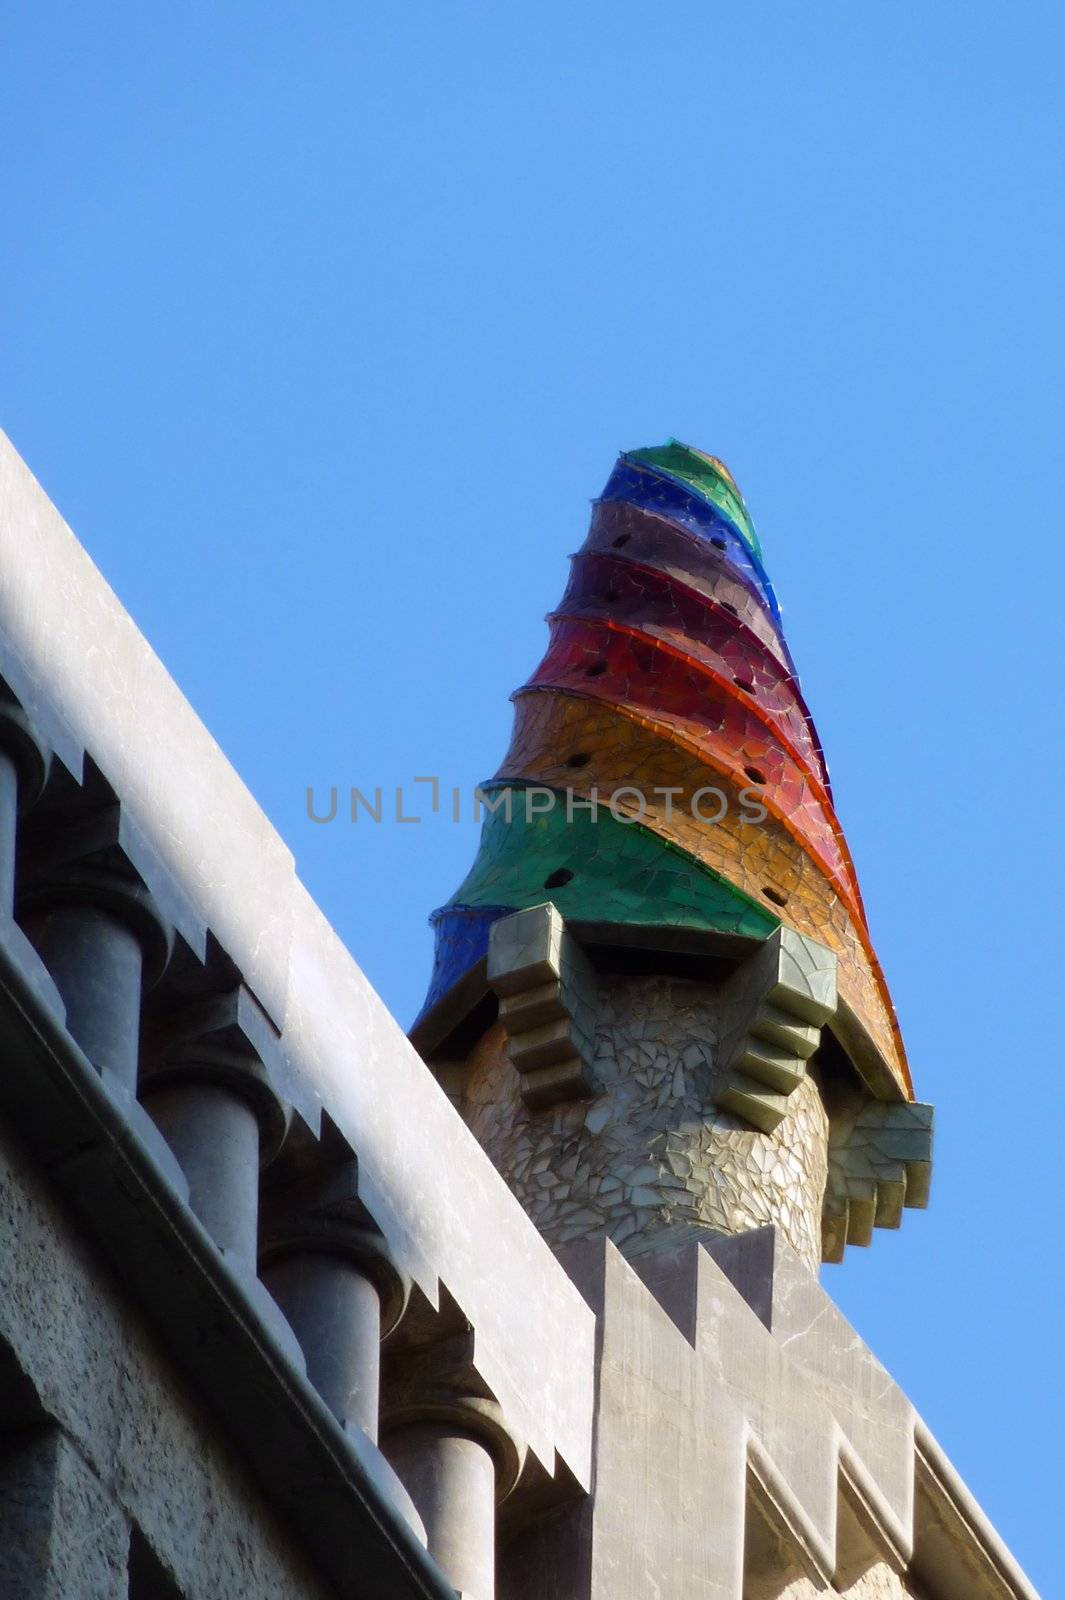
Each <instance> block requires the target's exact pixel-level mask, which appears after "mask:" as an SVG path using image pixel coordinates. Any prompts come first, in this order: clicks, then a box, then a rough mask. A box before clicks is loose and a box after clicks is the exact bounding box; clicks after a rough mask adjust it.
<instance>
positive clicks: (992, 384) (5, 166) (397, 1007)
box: [0, 0, 1065, 1593]
mask: <svg viewBox="0 0 1065 1600" xmlns="http://www.w3.org/2000/svg"><path fill="white" fill-rule="evenodd" d="M1063 34H1065V13H1063V12H1062V10H1061V8H1060V7H1053V6H1051V5H1049V4H1028V3H1025V0H1021V3H1019V4H1018V5H1016V6H1014V7H1012V8H1010V9H1009V11H1008V12H1007V11H1003V9H1002V8H1001V7H1000V6H992V5H990V4H987V3H985V0H973V3H968V4H965V5H962V4H960V3H953V0H939V3H932V4H928V5H926V6H923V7H916V6H900V5H898V4H886V3H879V0H871V3H867V0H863V3H861V4H855V3H854V0H850V3H847V4H842V3H841V4H821V3H817V0H814V3H812V4H809V5H806V6H801V7H800V6H796V5H793V4H787V5H785V4H769V3H765V4H761V3H754V4H745V5H740V4H738V3H736V4H731V5H719V4H712V3H709V0H703V3H696V0H677V3H676V4H674V5H673V6H672V7H670V8H668V9H663V8H660V7H651V6H637V5H633V4H628V3H625V0H613V3H611V4H606V3H581V0H571V3H570V4H566V5H562V4H559V3H557V0H541V3H539V4H537V5H536V6H531V5H527V6H513V5H512V6H490V5H481V4H472V3H461V0H432V3H428V0H413V3H409V4H407V5H405V6H404V7H402V8H399V7H396V8H391V7H386V6H372V7H371V6H368V5H358V4H338V3H332V4H330V3H313V0H312V3H306V4H300V5H298V6H297V5H282V4H258V5H251V4H242V3H237V0H219V3H215V4H213V5H211V6H207V5H204V4H200V3H193V4H185V5H182V6H175V5H165V6H164V5H159V6H144V5H133V4H129V3H117V4H116V3H112V4H108V3H106V0H105V3H102V4H101V5H99V6H95V7H91V8H90V7H83V6H75V5H72V4H56V3H53V0H38V3H37V4H36V5H35V6H33V7H29V6H23V7H17V8H12V9H11V10H10V11H9V13H8V15H7V17H6V18H5V26H4V37H5V43H4V55H5V69H4V79H5V92H4V96H3V98H2V100H0V167H2V176H3V194H4V211H3V223H2V225H0V226H2V250H0V370H2V383H0V396H2V406H0V422H2V424H3V426H4V427H5V429H6V431H7V432H8V433H9V434H10V435H11V437H12V438H13V440H14V442H15V444H16V445H17V446H18V448H19V449H20V450H21V452H22V453H23V455H24V456H25V457H26V458H27V460H28V461H29V463H30V465H31V467H32V468H33V469H34V471H35V472H36V473H37V475H38V477H40V478H41V480H42V481H43V483H44V484H45V486H46V488H47V489H48V491H49V492H50V494H51V495H52V497H53V498H54V499H55V500H56V502H57V503H58V505H59V506H60V508H61V510H62V511H63V513H64V514H65V516H66V517H67V519H68V520H69V521H70V522H71V524H72V525H73V527H74V528H75V530H76V531H77V532H78V534H79V536H80V538H81V539H82V541H83V542H84V543H85V544H86V546H87V547H88V549H89V550H90V552H91V553H92V554H93V556H94V557H95V559H96V560H97V561H98V563H99V565H100V566H101V567H102V569H103V571H104V572H105V574H106V575H107V577H108V578H109V579H110V581H111V582H112V584H113V585H114V587H115V588H116V589H117V591H118V593H119V594H120V596H121V597H122V599H123V600H124V601H125V603H126V604H127V605H128V606H129V608H130V609H131V611H132V612H133V614H134V615H135V617H136V618H137V620H138V622H139V623H140V625H141V626H142V628H143V629H144V631H145V633H146V634H147V635H148V637H149V638H150V639H151V641H152V642H153V644H154V645H155V647H156V649H157V650H158V651H159V653H160V654H161V655H162V657H163V659H164V660H165V661H166V662H167V664H168V665H169V667H170V668H171V670H172V671H173V673H174V675H175V677H176V678H177V679H178V681H179V683H180V684H181V685H182V687H183V688H184V689H185V691H186V692H187V693H188V695H189V696H190V698H191V699H192V701H193V702H194V704H195V705H196V706H197V708H198V709H199V711H200V713H201V714H202V716H203V717H204V719H205V720H206V722H207V723H208V725H209V726H210V727H211V729H212V731H213V732H214V733H215V734H216V736H217V737H218V739H219V741H220V743H221V744H222V745H223V747H224V748H225V749H226V750H227V752H228V753H229V754H230V755H231V757H232V758H233V760H234V762H235V764H236V765H237V767H238V768H239V770H240V771H241V772H242V774H243V775H244V777H245V779H246V780H247V782H248V783H249V785H250V786H251V788H252V790H253V791H254V792H255V794H256V795H257V796H258V798H259V799H260V801H261V802H262V803H263V805H264V806H265V807H266V809H267V811H268V812H269V813H270V815H271V816H272V817H273V818H274V820H275V822H276V823H277V825H278V827H279V828H280V829H281V831H282V833H283V834H284V836H285V837H286V839H287V840H288V841H289V843H290V844H291V846H292V848H293V850H294V851H295V853H296V856H297V858H298V862H299V867H300V870H301V873H302V875H303V876H304V878H305V880H306V881H307V882H308V884H309V885H310V887H311V888H312V890H313V891H314V893H315V894H316V895H317V896H318V898H319V899H320V900H321V902H322V904H323V905H324V907H325V908H326V910H327V911H328V913H329V914H330V916H331V917H332V918H333V920H334V921H335V922H336V924H337V926H338V927H339V928H340V930H341V931H342V933H343V935H344V936H345V938H346V939H347V941H348V943H349V944H350V946H351V948H352V950H353V951H354V953H355V955H356V957H357V958H358V959H359V961H360V962H361V963H362V965H363V966H364V968H365V969H366V971H367V972H368V974H369V976H370V977H371V978H372V980H373V981H374V983H375V984H376V985H377V986H378V988H379V989H380V990H381V992H382V994H383V995H384V997H385V999H386V1000H387V1001H388V1003H389V1005H390V1006H391V1007H392V1008H393V1010H394V1011H395V1012H396V1014H397V1015H398V1016H399V1018H400V1019H401V1021H404V1022H409V1020H410V1019H411V1017H412V1016H413V1014H414V1012H415V1010H416V1009H417V1006H418V1003H419V1001H420V998H421V993H422V990H423V988H424V983H425V980H426V977H427V974H428V969H429V959H430V943H429V937H428V932H427V929H426V922H425V919H426V915H427V913H428V912H429V910H430V909H431V908H432V907H433V906H435V905H438V904H440V903H441V902H442V901H444V900H445V899H446V898H447V897H448V896H449V894H450V893H451V891H452V890H453V889H454V888H455V886H456V884H457V883H458V882H459V880H460V878H461V877H462V876H463V874H464V872H465V870H466V867H467V865H468V863H469V861H470V859H471V858H472V855H473V851H474V848H475V830H474V828H473V825H472V823H469V822H467V823H465V824H460V825H458V826H455V825H453V824H451V823H449V822H447V821H446V820H444V819H443V818H435V819H432V818H427V819H426V821H424V822H423V823H420V824H415V825H410V826H398V825H396V824H395V823H390V824H385V823H382V824H381V825H380V826H379V827H376V828H375V827H373V826H372V825H370V824H367V823H366V822H365V821H363V822H360V823H359V824H358V825H357V826H354V827H353V826H351V825H344V824H339V823H338V824H337V825H334V826H331V827H319V828H316V827H314V826H313V825H312V824H311V823H310V822H309V821H308V820H307V816H306V811H305V793H306V789H307V786H308V785H309V784H311V785H316V786H317V787H318V788H319V789H320V790H321V789H324V788H325V787H327V786H329V785H331V784H334V783H335V784H338V785H340V786H348V785H351V784H356V785H359V786H360V787H363V788H367V787H369V788H373V787H375V786H376V785H378V784H380V785H382V786H383V787H384V788H385V789H386V791H387V790H388V789H391V788H394V787H395V786H396V785H409V783H410V780H411V778H412V777H413V776H414V775H416V774H437V775H439V776H440V778H441V781H442V782H444V783H445V784H447V785H448V786H451V785H453V784H454V785H459V786H462V787H463V788H464V789H466V790H467V791H468V790H469V788H470V787H472V785H473V784H474V782H475V781H476V780H477V779H480V778H484V777H486V776H488V775H489V774H490V773H491V772H492V771H493V769H494V768H495V766H496V764H497V762H498V760H499V757H500V755H501V753H502V751H503V748H504V747H505V743H506V736H507V731H508V728H509V718H510V708H509V706H508V702H507V696H508V694H509V692H510V691H511V690H512V689H513V688H514V687H515V686H516V685H518V684H519V683H520V682H522V681H523V680H524V679H525V678H526V677H527V675H528V673H529V671H530V669H531V668H532V666H533V665H534V664H535V662H536V661H537V660H538V659H539V656H540V654H541V651H542V647H543V643H544V639H545V630H544V626H543V620H542V619H543V614H544V613H545V611H547V610H548V608H549V607H550V606H551V605H552V603H553V602H554V601H555V600H556V599H557V598H558V597H559V595H560V594H561V591H562V588H563V585H564V581H565V576H566V561H565V557H566V555H567V554H568V553H569V552H570V551H571V550H573V549H574V548H576V546H577V545H578V544H579V543H580V542H581V540H582V538H583V536H584V532H585V527H586V522H587V502H588V500H589V499H590V498H591V497H592V496H593V495H595V494H596V493H597V491H598V490H599V489H600V488H601V486H602V484H603V482H604V481H605V478H606V476H607V473H608V471H609V469H610V466H611V463H612V460H613V458H614V456H615V454H616V453H617V451H618V450H619V449H621V448H628V447H633V446H638V445H642V444H648V443H654V442H659V441H661V440H662V439H664V438H665V437H666V436H667V435H669V434H675V435H678V436H679V437H681V438H683V439H686V440H688V441H689V442H691V443H694V444H696V445H698V446H701V447H702V448H704V449H708V450H710V451H712V452H714V453H716V454H718V455H721V456H722V457H724V459H725V460H726V461H727V462H728V464H729V465H730V467H731V468H732V470H733V472H734V474H735V475H736V477H737V478H738V480H739V482H740V484H741V486H742V488H743V490H744V492H745V494H746V497H747V500H748V504H749V506H750V508H751V511H752V514H753V516H754V519H755V522H756V525H757V527H758V530H759V533H760V535H761V538H762V542H763V545H764V547H765V550H766V558H767V562H768V565H769V569H770V572H771V574H772V576H773V579H774V583H775V586H776V589H777V592H778V594H779V595H780V597H781V599H782V602H783V606H784V613H785V623H786V626H787V629H788V636H789V639H790V643H791V646H792V649H793V652H794V654H795V657H796V659H797V661H798V663H799V667H800V670H801V672H802V676H803V683H804V688H805V691H806V695H807V699H808V700H809V702H810V703H811V705H812V707H813V710H814V714H815V716H816V717H817V720H818V724H819V727H820V731H821V735H822V738H823V741H824V743H825V746H826V749H827V752H828V756H829V760H830V762H831V765H832V770H833V778H834V783H835V790H836V796H837V800H838V803H839V808H840V811H841V814H842V817H843V820H844V824H845V826H846V828H847V831H848V836H849V839H850V842H851V846H852V849H853V852H854V855H855V857H856V860H857V864H858V869H859V873H860V876H861V880H862V884H863V888H864V892H865V897H866V902H867V905H868V907H869V912H870V918H871V922H872V926H873V931H874V936H875V937H876V939H877V943H878V946H879V949H880V953H881V956H882V959H883V962H884V965H885V967H886V969H887V973H888V977H889V980H890V982H891V984H892V988H893V991H894V994H895V998H896V1002H897V1005H898V1009H899V1012H900V1015H901V1019H902V1023H903V1027H904V1031H905V1034H906V1037H907V1040H908V1043H909V1049H910V1055H911V1060H912V1064H913V1068H914V1075H915V1079H916V1083H917V1087H918V1092H919V1094H920V1096H921V1097H922V1098H924V1099H928V1100H932V1101H934V1102H935V1103H936V1105H937V1109H938V1127H939V1132H938V1151H937V1155H938V1167H937V1173H936V1178H935V1182H934V1187H933V1196H932V1206H931V1209H930V1210H929V1212H928V1213H927V1215H925V1216H922V1215H919V1214H915V1213H908V1214H907V1216H906V1220H905V1224H904V1227H903V1229H902V1231H901V1233H899V1234H897V1235H893V1234H883V1233H881V1234H878V1236H877V1238H876V1240H875V1242H874V1246H873V1248H872V1249H871V1250H870V1251H868V1252H863V1251H859V1250H852V1251H849V1252H848V1256H847V1261H846V1263H845V1265H844V1266H843V1267H841V1268H833V1269H829V1270H828V1271H827V1273H826V1282H827V1284H828V1287H829V1288H830V1290H831V1292H832V1293H833V1294H834V1295H836V1296H837V1298H838V1299H839V1301H840V1303H841V1304H842V1306H843V1308H844V1310H845V1311H846V1312H847V1314H848V1315H849V1316H850V1317H851V1319H852V1320H853V1321H854V1322H855V1323H856V1325H857V1327H858V1328H859V1330H860V1331H861V1332H862V1334H863V1335H864V1336H865V1337H866V1338H867V1339H868V1341H869V1342H870V1343H871V1344H872V1345H873V1347H874V1348H875V1349H876V1350H877V1351H878V1353H879V1354H880V1355H881V1356H882V1358H883V1359H884V1361H885V1362H886V1363H887V1365H888V1366H889V1367H890V1369H891V1370H892V1372H893V1373H894V1375H895V1376H896V1377H897V1378H898V1379H899V1381H900V1382H902V1383H903V1384H904V1385H905V1387H906V1388H907V1390H908V1391H909V1393H910V1395H911V1396H912V1398H913V1399H914V1401H915V1402H916V1404H917V1405H918V1406H919V1408H920V1409H921V1410H922V1411H923V1413H924V1415H925V1417H926V1419H927V1420H928V1422H929V1424H930V1425H931V1427H932V1429H933V1431H934V1432H936V1433H937V1435H938V1436H939V1437H940V1439H941V1440H942V1442H943V1444H944V1445H945V1447H946V1448H947V1449H948V1451H949V1452H950V1453H951V1455H952V1456H953V1457H954V1459H955V1461H956V1463H957V1465H958V1466H959V1468H960V1470H961V1471H962V1472H963V1474H964V1475H965V1476H966V1478H967V1479H968V1481H969V1483H970V1485H971V1487H972V1488H973V1490H974V1492H975V1493H976V1494H977V1495H978V1497H979V1498H980V1499H981V1500H982V1502H983V1503H984V1504H985V1506H986V1508H987V1510H988V1512H989V1514H990V1515H991V1516H992V1518H993V1519H994V1520H995V1521H996V1522H997V1524H998V1525H999V1527H1000V1529H1001V1531H1002V1532H1003V1534H1004V1536H1005V1537H1006V1538H1007V1539H1008V1540H1009V1541H1010V1542H1011V1544H1012V1545H1013V1547H1014V1549H1015V1551H1016V1553H1017V1555H1018V1557H1019V1558H1020V1560H1021V1561H1022V1563H1023V1564H1024V1565H1026V1566H1027V1568H1028V1569H1029V1571H1030V1572H1031V1574H1032V1576H1033V1578H1034V1579H1036V1580H1037V1581H1039V1582H1040V1583H1042V1585H1043V1586H1044V1587H1045V1588H1046V1590H1047V1592H1048V1593H1049V1592H1050V1591H1051V1589H1052V1585H1053V1573H1054V1570H1055V1567H1056V1564H1057V1562H1058V1560H1059V1559H1060V1558H1059V1557H1058V1550H1057V1547H1058V1544H1059V1539H1060V1534H1059V1530H1058V1528H1057V1519H1056V1517H1054V1516H1052V1515H1048V1513H1050V1511H1051V1503H1052V1497H1053V1499H1054V1500H1055V1501H1056V1498H1057V1492H1056V1491H1057V1486H1059V1485H1060V1481H1061V1460H1060V1447H1059V1444H1058V1440H1059V1439H1060V1437H1061V1434H1062V1428H1063V1422H1065V1419H1063V1418H1062V1415H1061V1412H1062V1404H1061V1393H1060V1383H1059V1370H1060V1345H1061V1335H1060V1317H1061V1301H1062V1293H1061V1279H1062V1270H1061V1269H1062V1252H1061V1221H1060V1211H1061V1205H1060V1200H1061V1187H1062V1186H1061V1157H1060V1145H1061V1138H1062V1117H1061V1104H1062V1096H1061V1074H1060V1072H1059V1070H1058V1068H1057V1062H1056V1057H1057V1037H1056V1022H1057V1020H1058V1015H1059V1011H1060V987H1061V986H1060V977H1059V973H1060V963H1059V961H1058V958H1057V954H1056V948H1057V945H1056V941H1057V937H1058V931H1057V930H1058V927H1059V914H1058V908H1059V906H1060V904H1061V901H1062V895H1063V891H1065V883H1063V873H1062V861H1061V851H1060V848H1059V844H1058V838H1059V834H1060V829H1061V825H1062V811H1061V805H1060V801H1059V795H1060V792H1061V786H1062V782H1063V777H1065V774H1063V772H1062V755H1061V738H1060V731H1059V717H1060V709H1059V708H1060V694H1061V690H1060V667H1059V664H1058V654H1059V649H1058V647H1059V641H1060V637H1061V628H1060V622H1059V616H1058V611H1059V604H1058V590H1059V587H1060V583H1061V559H1060V553H1059V552H1060V521H1061V498H1062V496H1061V488H1060V466H1059V463H1060V459H1061V454H1062V447H1061V435H1062V420H1063V418H1062V370H1063V354H1065V352H1063V338H1062V332H1063V317H1062V274H1061V264H1060V260H1061V249H1062V239H1063V207H1062V195H1061V177H1060V174H1061V169H1062V158H1063V149H1062V143H1063V141H1062V117H1061V110H1060V80H1061V76H1062V66H1063ZM1022 1441H1023V1445H1022Z"/></svg>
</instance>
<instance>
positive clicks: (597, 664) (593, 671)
mask: <svg viewBox="0 0 1065 1600" xmlns="http://www.w3.org/2000/svg"><path fill="white" fill-rule="evenodd" d="M605 671H606V662H605V661H593V662H592V664H591V666H590V667H589V668H588V669H587V670H586V672H585V674H584V676H585V677H586V678H601V677H602V676H603V673H604V672H605Z"/></svg>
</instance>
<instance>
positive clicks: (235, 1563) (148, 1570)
mask: <svg viewBox="0 0 1065 1600" xmlns="http://www.w3.org/2000/svg"><path fill="white" fill-rule="evenodd" d="M136 1270H137V1264H136V1263H135V1262H131V1263H130V1271H131V1272H134V1273H135V1272H136ZM0 1365H2V1367H3V1374H4V1375H3V1378H2V1379H0V1401H8V1396H7V1395H6V1394H4V1393H3V1392H2V1390H3V1389H4V1388H6V1389H8V1390H9V1391H11V1390H13V1391H14V1392H16V1393H17V1395H18V1397H19V1404H18V1406H17V1407H16V1408H15V1410H14V1412H13V1410H12V1406H11V1404H10V1402H8V1403H5V1404H4V1405H3V1418H4V1420H3V1421H2V1422H0V1551H2V1559H0V1600H74V1597H77V1600H125V1597H126V1596H127V1593H128V1594H129V1597H130V1600H139V1594H138V1591H139V1592H140V1593H141V1594H144V1595H145V1597H146V1600H156V1596H160V1597H162V1596H163V1595H166V1596H167V1597H168V1600H169V1597H170V1596H171V1595H172V1596H173V1597H174V1600H233V1597H234V1596H237V1595H239V1596H240V1597H241V1600H326V1596H327V1593H328V1594H332V1593H333V1591H332V1590H328V1591H327V1589H326V1587H325V1586H324V1585H323V1584H321V1583H320V1582H319V1581H318V1579H317V1577H316V1576H315V1572H314V1568H313V1565H312V1563H311V1561H310V1560H309V1559H308V1557H307V1556H306V1554H305V1553H304V1552H303V1551H302V1550H301V1549H299V1548H297V1547H296V1546H295V1545H294V1544H293V1543H292V1541H291V1540H290V1538H289V1536H288V1535H287V1534H286V1533H285V1532H284V1530H283V1529H282V1528H281V1527H280V1526H279V1525H278V1523H277V1522H276V1521H275V1519H274V1517H273V1515H272V1514H271V1512H270V1509H269V1507H268V1506H267V1505H266V1504H265V1502H264V1501H263V1499H262V1498H261V1496H260V1494H259V1493H258V1491H257V1489H256V1487H255V1485H254V1484H253V1482H252V1481H251V1479H250V1476H249V1474H248V1472H247V1469H246V1468H245V1466H244V1465H243V1464H242V1463H241V1462H240V1461H238V1460H237V1459H236V1458H235V1457H234V1456H233V1454H232V1453H231V1451H230V1450H229V1449H228V1448H227V1446H226V1445H225V1444H224V1442H223V1441H222V1439H221V1438H220V1437H219V1434H218V1431H217V1429H216V1428H215V1427H214V1425H213V1424H212V1422H211V1420H210V1419H209V1418H208V1417H207V1416H206V1415H205V1414H204V1413H203V1412H202V1410H201V1408H200V1407H199V1405H198V1404H197V1403H196V1402H195V1400H194V1399H193V1397H192V1396H191V1395H190V1394H189V1392H188V1390H187V1388H186V1386H185V1385H184V1384H183V1382H182V1380H181V1377H180V1375H179V1374H178V1373H177V1372H176V1371H175V1370H174V1369H173V1367H172V1365H171V1363H170V1362H169V1361H168V1359H167V1357H166V1356H165V1354H164V1352H163V1350H162V1348H161V1346H160V1344H159V1342H158V1340H157V1339H156V1338H155V1336H154V1335H153V1334H152V1332H151V1331H150V1330H149V1329H148V1328H146V1327H145V1326H144V1324H143V1323H142V1321H141V1319H140V1317H139V1316H138V1315H137V1314H136V1313H135V1312H134V1310H133V1308H132V1307H131V1306H130V1304H129V1303H128V1302H127V1300H126V1299H125V1297H124V1296H123V1294H122V1293H121V1291H120V1288H119V1286H118V1285H117V1284H116V1283H115V1282H114V1281H113V1280H112V1279H111V1276H110V1274H109V1273H108V1271H107V1270H106V1268H105V1267H104V1265H103V1264H102V1263H101V1262H100V1261H98V1260H97V1259H96V1258H95V1256H94V1255H93V1253H92V1252H91V1251H90V1250H89V1249H88V1248H87V1247H86V1245H85V1244H84V1242H83V1240H82V1238H81V1237H80V1235H79V1232H78V1230H76V1228H75V1227H74V1225H73V1223H72V1221H71V1219H70V1218H69V1217H68V1216H67V1215H66V1213H65V1211H64V1209H63V1207H62V1206H61V1205H60V1203H59V1202H58V1201H57V1200H56V1198H55V1197H54V1195H53V1194H52V1192H51V1190H50V1186H49V1185H48V1183H47V1180H46V1179H44V1178H43V1176H42V1175H41V1174H39V1173H38V1172H37V1171H36V1170H35V1168H34V1166H33V1165H32V1164H31V1162H30V1161H29V1160H28V1158H27V1157H26V1156H25V1155H24V1154H23V1153H22V1152H21V1151H20V1150H19V1149H18V1147H17V1146H16V1145H14V1144H13V1143H12V1142H11V1141H10V1140H9V1138H8V1137H7V1135H6V1133H4V1132H2V1131H0ZM13 1422H15V1423H17V1426H12V1423H13ZM131 1536H132V1537H133V1540H134V1580H133V1584H132V1586H131V1587H128V1585H129V1577H128V1574H127V1562H128V1561H129V1552H130V1544H131ZM138 1551H139V1555H138V1554H137V1552H138ZM145 1574H148V1577H145ZM149 1585H150V1586H149Z"/></svg>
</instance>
